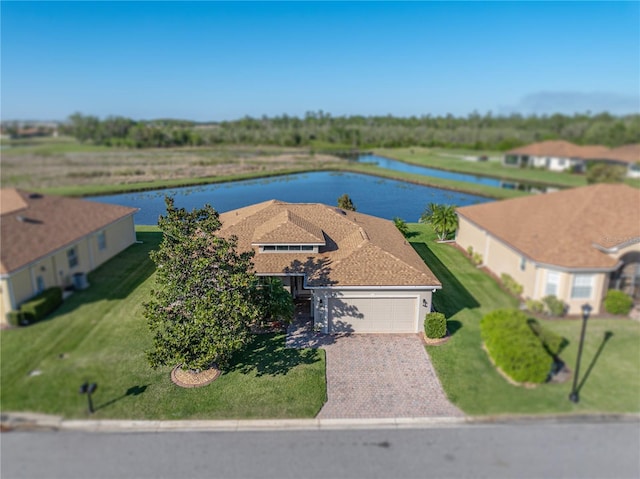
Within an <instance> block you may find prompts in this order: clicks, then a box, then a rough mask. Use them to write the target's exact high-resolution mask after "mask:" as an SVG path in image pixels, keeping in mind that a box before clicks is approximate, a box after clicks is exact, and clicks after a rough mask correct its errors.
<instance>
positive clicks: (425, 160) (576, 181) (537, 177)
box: [374, 147, 587, 187]
mask: <svg viewBox="0 0 640 479" xmlns="http://www.w3.org/2000/svg"><path fill="white" fill-rule="evenodd" d="M440 151H441V152H442V153H446V151H445V150H437V151H434V150H432V149H428V148H419V147H415V148H378V149H375V150H374V152H375V153H376V154H377V155H382V156H386V157H388V158H395V159H398V160H402V161H406V162H408V163H415V164H417V165H421V166H428V167H430V168H439V169H442V170H450V171H458V172H461V173H471V174H476V175H484V176H493V177H496V178H502V179H505V180H513V181H524V182H529V183H544V184H548V185H558V186H567V187H574V186H585V185H586V184H587V179H586V177H585V175H574V174H571V173H566V172H556V171H547V170H542V169H526V168H512V167H508V166H503V165H502V163H498V162H495V161H483V162H480V161H467V160H463V159H459V158H453V157H451V156H445V154H440ZM481 154H484V153H483V152H476V153H475V155H481ZM493 154H495V152H493Z"/></svg>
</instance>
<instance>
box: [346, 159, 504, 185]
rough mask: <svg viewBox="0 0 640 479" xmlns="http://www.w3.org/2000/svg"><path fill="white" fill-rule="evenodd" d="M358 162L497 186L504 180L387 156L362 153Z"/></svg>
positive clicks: (417, 173) (446, 178) (388, 168)
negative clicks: (438, 168)
mask: <svg viewBox="0 0 640 479" xmlns="http://www.w3.org/2000/svg"><path fill="white" fill-rule="evenodd" d="M358 162H360V163H372V164H375V165H378V166H379V167H380V168H386V169H387V170H394V171H403V172H405V173H414V174H416V175H425V176H433V177H434V178H443V179H445V180H458V181H466V182H468V183H475V184H478V185H487V186H495V187H498V188H500V187H501V186H502V181H500V180H499V179H497V178H490V177H486V176H475V175H467V174H465V173H454V172H452V171H444V170H437V169H434V168H427V167H426V166H418V165H412V164H409V163H404V162H403V161H398V160H392V159H391V158H385V157H383V156H377V155H361V156H359V157H358Z"/></svg>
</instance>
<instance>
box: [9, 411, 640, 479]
mask: <svg viewBox="0 0 640 479" xmlns="http://www.w3.org/2000/svg"><path fill="white" fill-rule="evenodd" d="M0 441H1V443H0V448H1V449H0V450H1V470H0V472H1V475H2V479H10V478H65V479H71V478H125V477H131V478H145V477H150V478H163V477H175V478H204V477H207V478H218V477H219V478H245V477H259V478H307V477H308V478H342V477H350V478H359V477H363V478H365V477H366V478H402V477H407V478H413V477H416V478H427V477H436V478H443V477H460V478H463V477H464V478H466V477H473V478H481V477H487V478H503V477H504V478H524V477H530V478H553V477H563V478H581V479H585V478H598V479H600V478H616V479H622V478H638V477H640V452H639V451H640V426H639V424H638V423H637V422H624V423H597V424H585V423H581V424H557V423H555V424H554V423H546V424H541V423H524V424H506V425H464V426H455V427H439V428H426V429H405V430H397V429H388V430H346V431H264V432H162V433H87V432H70V431H62V432H20V431H13V432H9V433H3V434H2V435H1V436H0Z"/></svg>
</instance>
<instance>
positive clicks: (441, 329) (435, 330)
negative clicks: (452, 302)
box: [424, 313, 447, 339]
mask: <svg viewBox="0 0 640 479" xmlns="http://www.w3.org/2000/svg"><path fill="white" fill-rule="evenodd" d="M424 334H426V336H427V338H431V339H440V338H444V337H445V336H446V335H447V318H445V316H444V314H442V313H427V315H426V317H425V318H424Z"/></svg>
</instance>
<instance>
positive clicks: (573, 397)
mask: <svg viewBox="0 0 640 479" xmlns="http://www.w3.org/2000/svg"><path fill="white" fill-rule="evenodd" d="M591 309H592V308H591V306H590V305H589V303H585V304H583V305H582V332H581V333H580V344H579V345H578V358H577V359H576V371H575V373H574V374H573V388H572V389H571V394H569V401H571V402H574V403H577V402H579V401H580V397H579V395H578V390H577V385H578V374H579V372H580V357H581V356H582V345H583V344H584V332H585V331H586V329H587V320H588V319H589V314H591Z"/></svg>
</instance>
